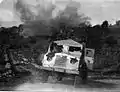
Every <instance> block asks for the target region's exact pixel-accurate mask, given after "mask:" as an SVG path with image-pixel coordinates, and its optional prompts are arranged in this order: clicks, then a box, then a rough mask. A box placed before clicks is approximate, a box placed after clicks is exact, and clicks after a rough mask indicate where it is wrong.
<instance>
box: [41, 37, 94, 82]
mask: <svg viewBox="0 0 120 92" xmlns="http://www.w3.org/2000/svg"><path fill="white" fill-rule="evenodd" d="M92 51H93V52H94V50H93V49H87V48H85V46H84V45H83V44H81V43H78V42H76V41H74V40H72V39H68V40H58V41H54V42H52V43H51V44H50V45H49V48H48V51H47V53H46V54H45V55H44V58H43V60H42V66H41V68H42V69H43V70H44V71H45V72H46V79H47V78H48V76H49V75H52V76H56V79H57V80H62V78H63V77H64V76H66V75H67V76H68V75H73V76H79V77H81V79H82V80H87V76H88V69H92V65H93V63H94V60H93V58H94V57H91V55H88V54H90V52H92ZM93 52H92V54H93ZM92 56H94V55H92ZM44 78H45V76H44Z"/></svg>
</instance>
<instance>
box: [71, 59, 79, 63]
mask: <svg viewBox="0 0 120 92" xmlns="http://www.w3.org/2000/svg"><path fill="white" fill-rule="evenodd" d="M76 62H78V60H77V59H76V58H71V59H70V63H71V64H75V63H76Z"/></svg>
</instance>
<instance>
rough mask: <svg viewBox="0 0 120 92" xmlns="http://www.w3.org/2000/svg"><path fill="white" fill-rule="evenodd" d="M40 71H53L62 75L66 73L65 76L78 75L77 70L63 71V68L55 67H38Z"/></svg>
mask: <svg viewBox="0 0 120 92" xmlns="http://www.w3.org/2000/svg"><path fill="white" fill-rule="evenodd" d="M39 68H40V69H42V70H48V71H55V72H62V73H67V74H77V75H78V74H79V71H78V70H72V69H63V68H56V67H43V66H40V67H39Z"/></svg>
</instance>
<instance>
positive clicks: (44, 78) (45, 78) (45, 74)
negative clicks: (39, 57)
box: [42, 70, 49, 82]
mask: <svg viewBox="0 0 120 92" xmlns="http://www.w3.org/2000/svg"><path fill="white" fill-rule="evenodd" d="M48 77H49V72H48V71H45V70H43V71H42V80H43V82H47V81H48Z"/></svg>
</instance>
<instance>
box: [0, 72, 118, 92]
mask: <svg viewBox="0 0 120 92" xmlns="http://www.w3.org/2000/svg"><path fill="white" fill-rule="evenodd" d="M38 71H39V70H35V71H32V73H30V72H23V73H20V74H19V75H18V76H17V77H15V78H13V79H10V80H9V82H7V81H6V82H3V80H1V82H0V91H39V92H48V91H49V92H106V91H107V92H108V91H109V92H111V91H112V92H119V90H120V88H119V87H120V80H119V79H110V78H109V79H108V78H107V79H101V78H99V79H98V78H96V77H92V78H90V77H89V79H88V81H87V83H86V84H82V83H81V80H80V79H79V78H76V79H77V81H76V84H75V83H74V78H69V79H68V78H64V79H63V81H61V82H55V81H54V80H53V79H52V78H51V76H50V77H49V78H48V82H44V81H43V80H42V78H43V77H41V76H42V74H41V73H40V72H39V73H38Z"/></svg>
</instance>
